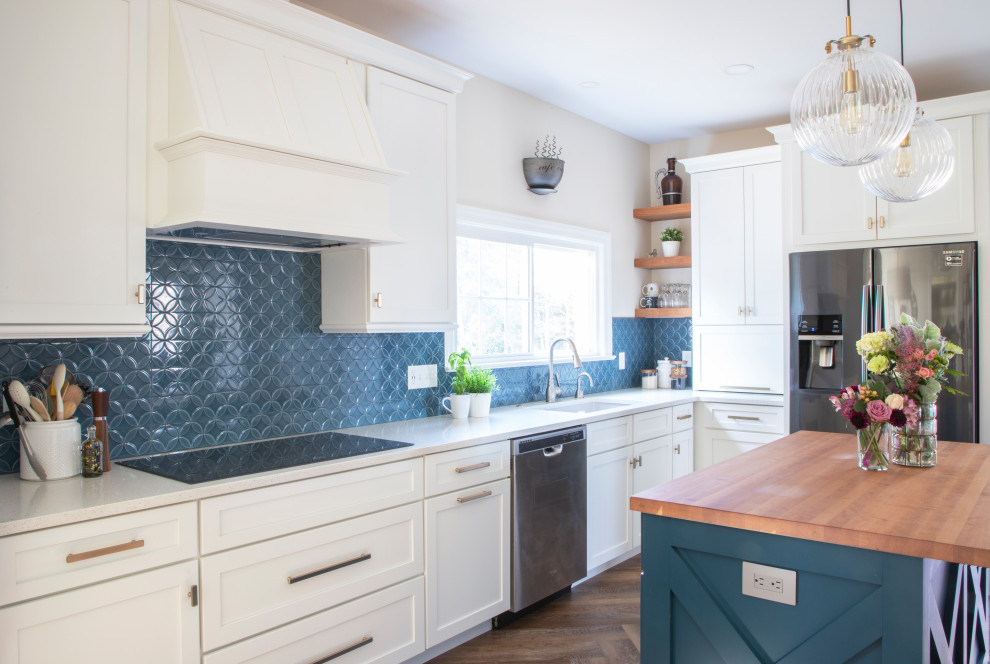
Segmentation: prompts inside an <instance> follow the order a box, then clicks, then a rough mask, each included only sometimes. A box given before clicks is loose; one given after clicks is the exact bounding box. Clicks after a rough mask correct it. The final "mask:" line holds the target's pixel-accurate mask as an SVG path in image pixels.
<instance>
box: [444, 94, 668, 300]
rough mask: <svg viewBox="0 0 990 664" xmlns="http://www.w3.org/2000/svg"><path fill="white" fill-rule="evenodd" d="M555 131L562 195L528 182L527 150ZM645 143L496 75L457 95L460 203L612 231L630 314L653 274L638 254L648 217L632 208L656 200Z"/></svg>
mask: <svg viewBox="0 0 990 664" xmlns="http://www.w3.org/2000/svg"><path fill="white" fill-rule="evenodd" d="M547 134H550V135H551V136H556V137H557V145H559V146H562V147H563V153H562V154H561V158H562V159H563V160H564V162H565V165H564V177H563V179H562V180H561V182H560V185H559V186H558V192H557V193H556V194H548V195H545V196H538V195H536V194H533V193H530V191H529V190H528V189H527V188H526V181H525V180H524V179H523V175H522V159H523V157H532V156H533V150H534V147H535V144H536V141H537V139H539V140H540V141H542V140H543V138H544V137H545V136H546V135H547ZM649 155H650V149H649V147H648V146H647V145H646V144H645V143H641V142H639V141H637V140H634V139H632V138H629V137H628V136H625V135H623V134H620V133H618V132H616V131H613V130H611V129H608V128H606V127H603V126H602V125H598V124H595V123H594V122H591V121H590V120H586V119H584V118H582V117H579V116H577V115H574V114H573V113H570V112H568V111H565V110H563V109H561V108H558V107H556V106H552V105H551V104H548V103H546V102H544V101H540V100H539V99H536V98H535V97H531V96H529V95H527V94H524V93H522V92H519V91H518V90H514V89H512V88H509V87H507V86H504V85H502V84H500V83H496V82H495V81H492V80H490V79H486V78H483V77H480V76H479V77H476V78H473V79H471V80H470V81H468V82H467V84H466V85H465V87H464V91H463V92H462V93H461V94H459V95H458V97H457V202H458V203H460V204H462V205H472V206H475V207H479V208H485V209H490V210H497V211H500V212H508V213H511V214H518V215H523V216H527V217H533V218H536V219H545V220H548V221H555V222H560V223H566V224H573V225H575V226H583V227H586V228H595V229H599V230H604V231H610V232H611V236H612V311H613V315H614V316H632V315H633V309H635V307H636V306H638V302H639V298H640V294H639V291H640V288H641V286H642V284H643V283H646V281H648V280H649V279H648V273H647V272H646V271H644V270H640V269H637V268H635V267H633V259H634V258H636V257H637V256H645V255H646V253H647V252H649V242H650V240H649V231H650V229H649V224H647V223H645V222H642V221H637V220H636V219H634V218H633V216H632V211H633V209H634V208H637V207H644V206H646V205H649V204H650V193H649V186H648V183H647V178H646V177H644V174H645V173H647V172H648V169H649V168H650V157H649Z"/></svg>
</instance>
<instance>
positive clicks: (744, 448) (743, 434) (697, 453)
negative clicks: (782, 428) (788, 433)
mask: <svg viewBox="0 0 990 664" xmlns="http://www.w3.org/2000/svg"><path fill="white" fill-rule="evenodd" d="M780 437H781V434H775V433H751V432H749V431H724V430H722V429H704V430H703V432H702V433H701V435H700V436H699V438H698V440H695V445H694V468H695V470H701V469H702V468H707V467H708V466H710V465H712V464H713V463H718V462H719V461H725V460H726V459H731V458H732V457H734V456H738V455H740V454H742V453H744V452H749V451H750V450H754V449H756V448H757V447H759V446H760V445H766V444H767V443H772V442H773V441H775V440H777V439H778V438H780Z"/></svg>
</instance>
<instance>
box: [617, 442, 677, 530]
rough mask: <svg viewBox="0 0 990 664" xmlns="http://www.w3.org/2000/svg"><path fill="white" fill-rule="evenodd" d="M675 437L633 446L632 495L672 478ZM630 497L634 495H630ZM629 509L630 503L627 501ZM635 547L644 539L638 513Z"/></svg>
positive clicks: (634, 526)
mask: <svg viewBox="0 0 990 664" xmlns="http://www.w3.org/2000/svg"><path fill="white" fill-rule="evenodd" d="M672 455H673V436H661V437H660V438H655V439H653V440H648V441H645V442H642V443H636V444H635V445H633V459H634V460H635V461H636V468H635V469H634V470H633V486H632V493H639V492H640V491H646V490H647V489H649V488H650V487H654V486H656V485H658V484H663V483H664V482H669V481H670V480H671V478H672V468H671V464H672V461H673V459H672ZM629 495H630V496H631V495H632V494H629ZM626 509H629V501H628V500H627V501H626ZM632 517H633V519H632V522H633V541H632V545H633V547H637V546H639V544H640V541H641V539H642V529H641V521H642V520H641V519H640V518H639V514H638V513H633V514H632Z"/></svg>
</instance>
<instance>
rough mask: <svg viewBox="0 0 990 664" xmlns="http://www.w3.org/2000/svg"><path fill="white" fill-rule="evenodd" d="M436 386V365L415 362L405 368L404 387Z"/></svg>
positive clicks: (421, 387) (418, 388) (412, 388)
mask: <svg viewBox="0 0 990 664" xmlns="http://www.w3.org/2000/svg"><path fill="white" fill-rule="evenodd" d="M436 386H437V365H435V364H416V365H410V366H408V367H407V368H406V388H407V389H410V390H420V389H423V388H427V387H436Z"/></svg>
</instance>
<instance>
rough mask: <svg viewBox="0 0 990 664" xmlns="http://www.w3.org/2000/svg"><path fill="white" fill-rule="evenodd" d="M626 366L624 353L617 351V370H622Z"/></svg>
mask: <svg viewBox="0 0 990 664" xmlns="http://www.w3.org/2000/svg"><path fill="white" fill-rule="evenodd" d="M625 368H626V354H625V352H624V351H620V352H619V371H624V370H625Z"/></svg>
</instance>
